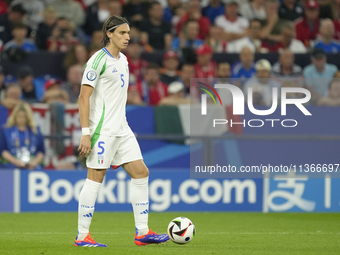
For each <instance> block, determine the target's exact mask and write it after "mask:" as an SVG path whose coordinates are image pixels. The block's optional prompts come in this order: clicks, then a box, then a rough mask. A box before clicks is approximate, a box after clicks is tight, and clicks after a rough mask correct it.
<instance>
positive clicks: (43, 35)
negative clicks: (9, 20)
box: [35, 7, 56, 50]
mask: <svg viewBox="0 0 340 255" xmlns="http://www.w3.org/2000/svg"><path fill="white" fill-rule="evenodd" d="M55 21H56V13H55V11H54V9H53V8H52V7H47V8H46V9H45V10H44V21H43V22H41V23H40V24H39V26H38V30H37V34H36V37H35V42H36V44H37V46H38V48H39V49H40V50H46V49H47V48H46V46H47V45H46V42H47V40H48V38H49V37H50V36H51V34H52V29H53V26H54V23H55Z"/></svg>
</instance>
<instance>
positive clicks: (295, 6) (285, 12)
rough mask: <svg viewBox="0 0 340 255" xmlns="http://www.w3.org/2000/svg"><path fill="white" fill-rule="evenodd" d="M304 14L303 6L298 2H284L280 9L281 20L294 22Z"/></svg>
mask: <svg viewBox="0 0 340 255" xmlns="http://www.w3.org/2000/svg"><path fill="white" fill-rule="evenodd" d="M302 14H303V5H302V4H301V3H300V2H298V1H297V0H283V2H282V4H281V6H280V9H279V18H280V19H283V20H290V21H294V20H296V19H298V18H300V17H301V16H302Z"/></svg>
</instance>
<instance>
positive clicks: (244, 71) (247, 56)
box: [231, 46, 256, 88]
mask: <svg viewBox="0 0 340 255" xmlns="http://www.w3.org/2000/svg"><path fill="white" fill-rule="evenodd" d="M255 73H256V70H255V65H254V53H253V51H252V50H251V48H249V47H247V46H246V47H244V48H243V49H242V51H241V53H240V61H238V62H236V63H235V64H233V65H232V67H231V78H233V82H234V83H235V84H236V85H237V86H239V87H241V88H242V86H243V84H244V82H245V81H246V80H247V79H249V78H251V77H252V76H253V75H254V74H255Z"/></svg>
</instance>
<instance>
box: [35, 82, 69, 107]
mask: <svg viewBox="0 0 340 255" xmlns="http://www.w3.org/2000/svg"><path fill="white" fill-rule="evenodd" d="M44 88H45V93H44V96H43V98H42V99H41V102H42V103H46V104H50V103H55V102H59V103H64V104H66V103H68V102H69V101H68V94H67V92H66V91H65V90H62V89H60V83H59V82H58V81H57V80H55V79H50V80H48V81H47V82H46V83H45V85H44Z"/></svg>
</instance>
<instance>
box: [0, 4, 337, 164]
mask: <svg viewBox="0 0 340 255" xmlns="http://www.w3.org/2000/svg"><path fill="white" fill-rule="evenodd" d="M111 15H120V16H124V17H126V18H127V19H128V20H129V22H130V29H131V31H130V43H129V45H128V47H127V49H126V50H124V53H125V54H126V56H127V57H128V61H129V71H130V77H129V85H130V86H129V90H128V99H127V103H128V104H132V105H148V106H157V105H179V104H187V103H189V102H190V100H193V99H195V96H196V99H197V100H199V91H197V89H195V88H193V87H192V86H190V79H192V78H198V79H205V78H207V79H209V81H211V82H213V83H216V82H230V83H232V84H235V85H237V86H239V88H240V89H242V90H243V91H244V92H245V94H247V92H248V88H252V93H253V104H254V105H258V106H266V107H270V106H271V103H272V88H274V87H276V88H279V87H305V88H307V89H308V90H309V91H310V92H311V94H312V99H311V100H310V102H309V104H314V105H318V106H340V72H339V71H338V67H337V66H335V65H333V64H330V63H328V61H327V54H332V53H334V54H336V53H339V52H340V44H339V42H338V40H339V39H340V0H318V1H315V0H301V1H297V0H280V1H279V0H249V1H248V0H225V1H224V0H223V1H222V0H202V1H199V0H159V1H150V0H129V1H128V0H12V1H11V0H7V1H4V0H0V51H1V54H3V55H7V56H8V57H9V58H14V59H16V60H18V59H19V60H20V58H21V57H20V56H22V54H29V53H30V52H36V51H47V52H63V53H64V55H65V57H64V61H63V67H60V68H64V69H65V71H66V79H60V77H51V76H48V77H46V76H44V77H43V78H42V77H34V72H33V69H32V67H30V66H22V65H20V68H18V69H17V70H16V74H15V75H14V77H13V76H8V75H6V74H7V72H6V70H4V69H3V68H2V67H1V65H0V112H1V111H5V112H7V113H8V116H9V118H8V119H7V122H6V125H5V127H4V128H3V129H1V132H0V156H1V158H2V160H3V163H6V164H9V165H11V166H13V165H14V166H16V167H21V168H28V169H36V168H39V167H42V164H41V160H42V158H43V157H44V153H45V149H44V145H43V142H42V141H43V137H42V135H41V133H40V131H39V129H38V128H37V127H36V125H35V123H34V121H33V117H32V111H31V109H30V107H29V104H31V103H37V102H41V103H46V104H50V105H56V104H57V105H64V104H67V103H77V100H78V96H79V92H80V87H81V80H82V74H83V71H84V66H85V64H86V62H87V60H88V59H89V58H90V57H91V56H92V55H93V54H94V53H95V52H96V51H98V50H100V49H101V48H102V47H103V46H102V44H101V42H102V39H103V33H102V31H101V29H102V26H103V23H104V21H105V20H106V19H107V18H108V17H109V16H111ZM150 52H159V53H160V54H163V57H162V64H161V65H157V64H155V63H149V62H147V61H145V60H144V59H142V57H141V56H142V54H143V53H150ZM268 52H278V53H279V57H278V59H277V62H276V63H274V64H273V65H272V64H271V63H270V62H269V61H268V60H267V59H265V57H264V58H263V59H260V60H258V61H255V57H254V56H255V53H264V54H265V53H268ZM215 53H236V54H238V55H239V60H238V61H237V62H236V63H228V62H225V61H222V62H219V63H216V62H215V61H214V60H213V54H215ZM301 53H302V54H308V55H309V56H310V60H311V64H310V65H307V66H306V67H304V68H302V67H301V66H299V65H298V64H297V63H296V62H295V54H301ZM262 56H265V55H262ZM46 64H48V63H46ZM193 91H194V92H193ZM190 92H191V93H190ZM190 94H191V97H189V95H190ZM193 95H194V96H193ZM301 96H304V95H302V94H300V93H290V94H288V95H287V97H289V98H299V97H301ZM228 100H229V99H228V98H227V99H226V101H224V104H225V103H226V104H228V103H230V104H231V103H232V101H228ZM67 168H71V166H69V165H68V166H67Z"/></svg>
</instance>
